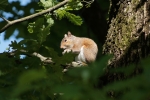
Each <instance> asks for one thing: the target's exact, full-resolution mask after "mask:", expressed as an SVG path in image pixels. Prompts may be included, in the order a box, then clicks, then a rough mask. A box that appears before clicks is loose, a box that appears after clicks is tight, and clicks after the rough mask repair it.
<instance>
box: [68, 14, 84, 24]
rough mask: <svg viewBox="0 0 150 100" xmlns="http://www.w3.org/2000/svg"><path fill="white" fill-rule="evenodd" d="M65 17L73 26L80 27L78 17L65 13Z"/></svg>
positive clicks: (80, 20)
mask: <svg viewBox="0 0 150 100" xmlns="http://www.w3.org/2000/svg"><path fill="white" fill-rule="evenodd" d="M66 17H67V18H68V20H69V21H70V22H72V23H74V24H75V25H79V26H80V25H81V24H82V18H81V17H80V16H76V15H74V14H72V13H69V12H66Z"/></svg>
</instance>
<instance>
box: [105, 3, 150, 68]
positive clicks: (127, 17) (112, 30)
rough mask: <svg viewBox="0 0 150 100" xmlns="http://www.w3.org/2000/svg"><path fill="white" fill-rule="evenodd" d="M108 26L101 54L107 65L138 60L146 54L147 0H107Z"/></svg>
mask: <svg viewBox="0 0 150 100" xmlns="http://www.w3.org/2000/svg"><path fill="white" fill-rule="evenodd" d="M110 2H111V6H110V11H109V29H108V34H107V37H106V38H107V39H106V41H105V43H104V45H103V53H104V54H113V55H114V57H113V58H112V59H111V60H110V61H109V66H110V67H119V66H126V65H128V64H130V63H138V62H139V61H140V60H141V58H144V57H146V56H148V55H149V54H150V0H110Z"/></svg>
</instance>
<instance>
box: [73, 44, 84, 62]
mask: <svg viewBox="0 0 150 100" xmlns="http://www.w3.org/2000/svg"><path fill="white" fill-rule="evenodd" d="M83 47H84V46H82V47H81V49H80V53H79V55H78V56H77V57H76V59H75V60H76V61H82V62H86V60H85V57H84V53H83Z"/></svg>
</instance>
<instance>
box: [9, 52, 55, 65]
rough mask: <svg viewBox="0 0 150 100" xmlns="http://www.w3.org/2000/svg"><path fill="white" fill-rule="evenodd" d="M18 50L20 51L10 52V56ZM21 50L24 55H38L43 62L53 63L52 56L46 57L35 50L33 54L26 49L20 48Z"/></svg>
mask: <svg viewBox="0 0 150 100" xmlns="http://www.w3.org/2000/svg"><path fill="white" fill-rule="evenodd" d="M16 52H18V51H13V52H8V55H9V56H14V55H15V53H16ZM20 52H21V53H22V54H23V55H27V56H35V57H38V58H39V59H40V60H41V62H43V63H47V64H50V63H53V61H52V58H50V57H44V56H42V55H41V54H39V53H37V52H34V53H32V54H29V53H28V52H27V51H26V50H20Z"/></svg>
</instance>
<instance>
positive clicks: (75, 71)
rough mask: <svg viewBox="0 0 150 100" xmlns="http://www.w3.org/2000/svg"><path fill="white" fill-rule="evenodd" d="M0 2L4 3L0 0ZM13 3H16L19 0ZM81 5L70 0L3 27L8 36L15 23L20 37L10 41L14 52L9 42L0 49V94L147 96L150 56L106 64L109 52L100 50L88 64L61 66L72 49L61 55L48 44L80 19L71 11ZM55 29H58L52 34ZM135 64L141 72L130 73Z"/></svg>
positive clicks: (1, 98)
mask: <svg viewBox="0 0 150 100" xmlns="http://www.w3.org/2000/svg"><path fill="white" fill-rule="evenodd" d="M54 1H55V2H54ZM57 3H58V2H56V0H40V2H39V3H38V6H37V5H36V7H35V6H34V7H35V8H37V9H36V11H42V9H46V8H49V7H52V6H54V5H56V4H57ZM0 4H1V5H5V3H4V2H0ZM12 4H15V5H19V4H18V2H16V3H15V2H13V3H12ZM34 4H35V3H33V4H32V3H31V4H29V5H27V6H26V8H28V7H30V8H32V6H33V5H34ZM10 6H11V5H10ZM82 6H83V5H82V4H81V2H80V1H78V0H76V1H75V0H72V1H70V2H69V3H68V4H67V5H65V6H64V7H61V8H59V9H57V10H55V11H54V12H53V13H49V14H45V15H44V16H40V17H38V18H35V19H32V20H30V21H27V22H23V23H20V24H17V25H14V26H13V27H11V28H9V29H8V30H6V36H5V38H8V37H10V36H11V35H12V33H13V31H14V30H15V29H17V30H18V31H19V35H18V37H23V38H24V39H23V40H22V41H20V42H16V41H12V42H11V44H10V45H9V46H10V48H12V49H13V50H14V52H12V51H11V50H10V48H9V49H8V51H7V52H4V53H1V54H0V100H130V99H131V100H145V99H149V98H150V97H149V95H150V91H149V89H150V86H149V84H150V79H149V72H150V68H149V65H150V62H149V60H150V58H147V59H144V60H143V61H141V63H140V64H139V66H140V67H138V68H137V67H135V66H134V64H133V65H131V66H126V67H120V68H114V69H108V68H107V62H108V60H109V59H110V58H111V56H104V57H102V58H101V59H100V60H97V61H96V62H95V63H92V64H90V65H89V66H88V67H80V68H69V70H68V71H67V72H65V73H64V72H62V71H63V69H64V68H65V66H66V65H67V64H69V63H71V61H73V60H74V56H75V55H73V54H71V53H68V54H65V55H62V54H60V53H59V51H58V50H57V49H56V48H54V47H53V46H57V47H59V43H60V39H59V38H58V37H61V38H62V36H63V34H62V33H65V32H66V31H68V28H66V26H67V27H69V29H71V28H72V27H73V28H75V27H77V26H75V25H78V26H80V25H81V24H82V23H83V21H82V18H81V17H80V16H77V15H75V14H74V13H73V11H78V10H80V9H81V8H82ZM11 7H12V6H11ZM16 7H18V6H16ZM6 8H7V7H6ZM35 8H34V9H35ZM17 9H23V8H19V7H18V8H17ZM1 10H3V7H2V9H1ZM26 10H27V11H25V14H24V16H26V15H28V14H30V13H29V12H28V10H29V9H26ZM6 11H7V9H6ZM12 13H13V14H14V16H13V17H14V18H15V17H16V18H19V17H20V16H19V15H17V14H16V13H15V12H13V11H12ZM64 18H67V19H68V20H69V21H70V22H71V23H73V24H74V25H72V26H71V24H66V23H69V22H67V21H66V19H64ZM10 19H11V18H10ZM57 19H59V20H57ZM83 24H84V23H83ZM22 27H23V28H22ZM24 27H25V28H24ZM64 27H65V28H64ZM81 27H82V28H83V31H84V30H85V29H84V28H85V26H82V25H81V26H80V27H78V28H76V29H79V30H80V31H81ZM76 29H74V30H76ZM23 33H24V34H23ZM50 33H51V34H50ZM52 33H53V34H52ZM54 33H55V34H54ZM56 33H58V34H59V35H58V34H57V35H58V36H57V38H56ZM60 33H61V34H62V35H60ZM77 33H79V32H77ZM79 34H80V33H79ZM22 50H25V51H27V52H22ZM34 52H37V53H39V54H41V55H43V56H45V57H51V58H52V61H53V63H48V64H47V63H44V62H42V61H41V59H40V58H38V57H37V56H33V55H32V54H33V53H34ZM22 55H25V56H22ZM136 69H141V70H142V71H141V73H139V74H138V75H135V74H133V73H134V71H135V70H136ZM114 74H120V75H123V76H124V77H121V78H120V79H119V80H118V79H116V80H113V81H110V80H109V77H110V76H111V75H114ZM143 84H144V85H143Z"/></svg>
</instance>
